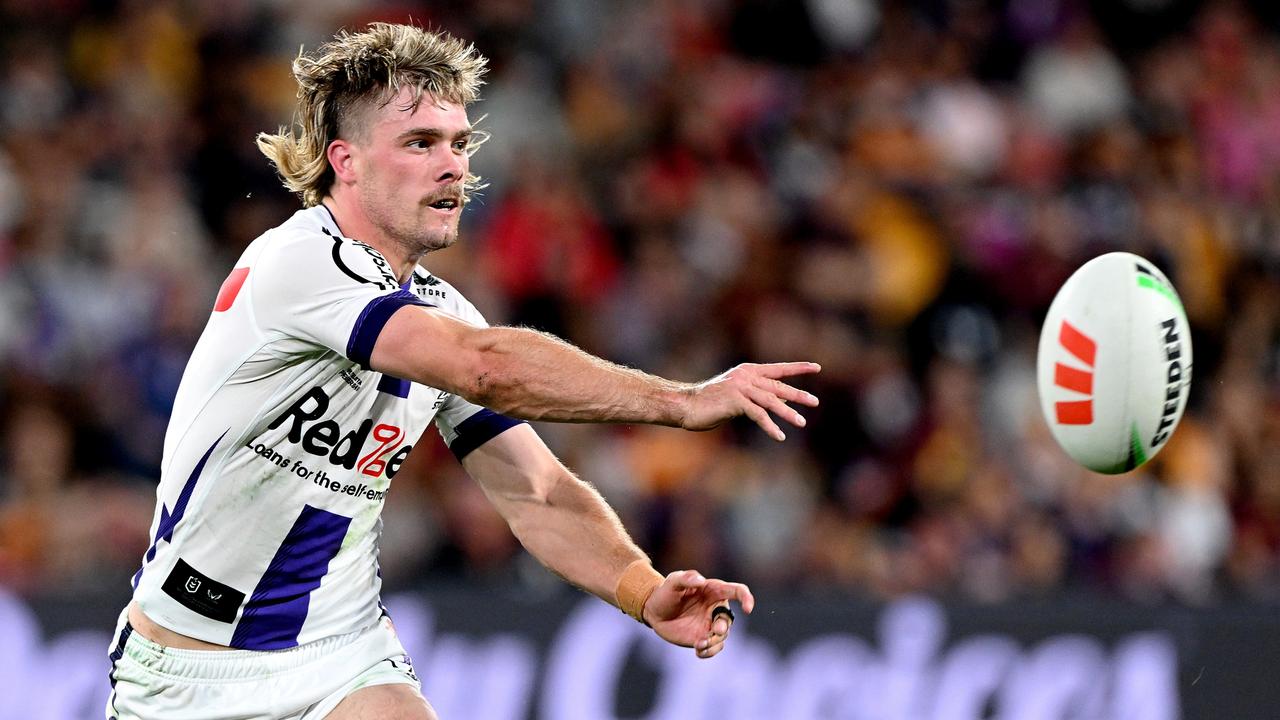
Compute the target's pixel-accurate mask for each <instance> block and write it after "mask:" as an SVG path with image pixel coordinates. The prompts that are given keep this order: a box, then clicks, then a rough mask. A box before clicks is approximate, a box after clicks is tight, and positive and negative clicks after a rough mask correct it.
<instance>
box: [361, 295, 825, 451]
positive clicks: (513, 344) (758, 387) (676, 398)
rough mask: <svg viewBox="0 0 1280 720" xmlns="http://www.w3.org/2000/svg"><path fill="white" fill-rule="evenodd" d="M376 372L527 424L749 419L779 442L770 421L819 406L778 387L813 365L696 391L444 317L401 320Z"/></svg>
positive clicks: (564, 346)
mask: <svg viewBox="0 0 1280 720" xmlns="http://www.w3.org/2000/svg"><path fill="white" fill-rule="evenodd" d="M370 364H371V365H372V367H373V368H374V369H375V370H378V371H380V372H384V373H387V374H389V375H393V376H395V377H399V378H404V379H406V380H412V381H414V382H418V383H421V384H424V385H429V386H431V387H435V388H440V389H441V390H446V391H448V392H452V393H455V394H457V395H460V396H462V397H464V398H466V399H467V400H470V401H471V402H474V403H476V404H477V405H483V406H485V407H488V408H492V409H493V410H495V411H497V412H500V413H503V414H505V415H511V416H513V417H518V418H522V419H526V420H553V421H558V422H634V423H649V424H655V425H669V426H672V427H682V428H685V429H687V430H706V429H710V428H713V427H715V426H717V425H719V424H721V423H723V422H725V421H726V420H728V419H730V418H733V417H737V416H739V415H746V416H747V417H749V418H751V419H752V420H753V421H755V422H756V424H758V425H760V427H761V428H763V429H764V430H765V432H767V433H769V435H770V436H771V437H773V438H774V439H776V440H782V439H784V438H785V435H784V434H783V432H782V430H781V429H780V428H779V427H778V426H777V424H776V423H775V422H774V421H773V419H772V418H770V416H769V413H773V414H775V415H777V416H778V417H780V418H782V419H783V420H786V421H787V422H789V423H792V424H793V425H797V426H803V425H804V418H803V417H801V415H800V414H799V413H798V412H796V411H795V410H793V409H791V408H790V407H788V406H787V404H786V403H789V402H794V403H800V404H802V405H809V406H814V405H817V404H818V399H817V398H815V397H814V396H812V395H810V394H809V393H807V392H804V391H802V390H799V389H797V388H794V387H791V386H790V385H787V384H786V383H785V382H783V381H782V379H783V378H787V377H790V376H793V375H802V374H807V373H814V372H817V371H818V370H819V367H818V366H817V365H815V364H814V363H775V364H768V365H755V364H744V365H739V366H737V367H735V368H733V369H732V370H729V371H728V372H725V373H723V374H722V375H719V376H717V377H714V378H712V379H710V380H707V381H705V382H701V383H696V384H695V383H678V382H674V381H671V380H666V379H663V378H660V377H656V376H653V375H649V374H646V373H643V372H640V371H638V370H633V369H630V368H625V367H622V366H621V365H616V364H614V363H611V362H608V361H607V360H602V359H600V358H598V357H594V356H592V355H589V354H587V353H585V352H583V351H582V350H580V349H578V348H576V347H574V346H573V345H570V344H569V343H566V342H564V341H563V340H560V339H558V338H555V337H553V336H551V335H547V334H546V333H541V332H537V331H535V330H528V329H524V328H508V327H493V328H482V327H476V326H474V325H470V324H468V323H466V322H463V321H461V320H458V319H457V318H454V317H452V316H450V315H448V314H446V313H443V312H440V311H437V310H432V309H427V308H421V307H404V308H401V309H400V310H398V311H397V312H396V313H395V314H394V315H393V316H392V317H391V319H390V320H388V321H387V324H386V326H385V327H384V328H383V329H382V332H381V334H380V335H379V336H378V341H377V344H376V345H375V346H374V349H373V353H372V355H371V356H370Z"/></svg>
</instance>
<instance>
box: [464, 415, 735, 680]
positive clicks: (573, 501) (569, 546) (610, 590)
mask: <svg viewBox="0 0 1280 720" xmlns="http://www.w3.org/2000/svg"><path fill="white" fill-rule="evenodd" d="M462 465H463V467H464V468H466V470H467V473H468V474H470V475H471V477H473V478H474V479H475V480H476V481H477V482H479V483H480V486H481V487H482V488H483V489H484V492H485V494H486V495H487V496H488V497H489V499H490V501H491V502H493V504H494V506H495V507H497V509H498V512H499V513H501V514H502V517H503V518H505V519H506V521H507V523H508V524H509V525H510V526H511V530H512V532H514V533H515V535H516V537H517V538H518V539H519V540H520V543H521V544H522V545H524V547H525V548H526V549H527V550H528V551H529V552H530V553H532V554H533V556H534V557H536V558H537V559H538V560H539V561H540V562H542V564H544V565H546V566H547V567H548V568H550V569H551V570H552V571H553V572H555V573H556V574H558V575H560V576H561V577H563V578H565V579H566V580H568V581H569V582H571V583H573V584H574V585H577V586H578V587H580V588H582V589H584V590H586V591H588V592H590V593H592V594H594V595H596V596H598V597H600V598H601V599H603V600H605V601H606V602H609V603H612V604H613V605H615V606H618V607H620V608H622V609H623V610H624V611H628V612H629V614H631V615H633V616H635V617H636V618H637V619H643V621H644V622H646V623H648V624H649V625H650V626H652V627H653V629H654V631H655V632H656V633H657V634H658V635H659V636H660V637H662V638H663V639H664V640H667V641H668V642H672V643H675V644H677V645H682V646H684V647H692V648H694V649H695V650H696V652H697V655H698V657H703V658H708V657H712V656H713V655H715V654H717V653H719V652H720V650H721V649H723V647H724V641H725V639H726V638H727V637H728V635H729V627H730V625H732V620H731V618H732V615H726V614H724V613H715V612H714V611H715V608H716V607H717V606H727V605H728V601H730V600H736V601H738V602H739V604H741V606H742V609H743V610H745V611H746V612H751V610H752V608H753V607H754V605H755V600H754V598H753V597H752V596H751V591H750V590H749V589H748V588H747V586H746V585H742V584H740V583H730V582H725V581H723V580H715V579H709V578H705V577H703V576H702V575H701V574H700V573H698V572H697V571H696V570H684V571H680V572H673V573H671V574H669V575H667V576H666V577H663V576H662V575H659V574H658V573H657V572H656V571H655V570H653V568H652V566H651V565H650V564H649V559H648V558H647V557H646V556H645V554H644V552H643V551H641V550H640V548H639V547H637V546H636V544H635V542H633V541H632V540H631V538H630V536H628V535H627V531H626V530H625V529H624V528H623V526H622V522H621V521H620V520H619V519H618V516H617V514H616V513H614V511H613V509H612V508H610V507H609V505H608V503H606V502H605V500H604V498H602V497H601V496H600V493H598V492H597V491H596V490H595V488H593V487H592V486H591V485H589V484H587V483H585V482H583V481H582V480H579V479H578V478H577V477H575V476H574V474H573V473H572V472H570V471H569V469H568V468H566V467H565V466H564V465H563V464H561V462H560V461H559V460H558V459H556V457H555V455H553V454H552V452H551V450H550V449H548V448H547V446H546V445H545V444H544V443H543V442H542V439H541V438H539V437H538V435H537V433H536V432H534V430H533V429H532V428H531V427H529V426H528V425H517V426H515V427H512V428H510V429H508V430H506V431H505V432H503V433H501V434H499V435H497V436H496V437H494V438H492V439H491V440H489V441H488V442H486V443H484V444H483V445H481V446H480V447H478V448H476V449H475V450H474V451H472V452H471V453H469V454H468V455H467V456H466V457H465V458H463V460H462Z"/></svg>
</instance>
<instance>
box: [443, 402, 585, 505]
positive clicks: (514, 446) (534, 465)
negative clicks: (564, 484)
mask: <svg viewBox="0 0 1280 720" xmlns="http://www.w3.org/2000/svg"><path fill="white" fill-rule="evenodd" d="M462 467H463V468H465V469H466V471H467V474H468V475H470V476H471V477H472V478H473V479H474V480H475V481H476V482H478V483H479V484H480V487H481V488H483V489H484V492H485V495H487V496H488V497H489V499H490V500H491V501H492V502H493V503H494V505H496V506H497V508H498V511H499V512H501V513H502V515H503V517H505V518H507V520H508V521H510V520H511V519H512V516H511V514H512V513H514V512H517V511H518V509H519V508H520V507H521V506H522V505H525V504H528V503H533V504H538V505H541V504H545V503H546V502H547V499H548V496H549V495H550V493H551V491H552V490H553V489H554V488H555V486H556V484H557V483H558V482H559V480H560V479H561V477H562V476H564V475H567V474H568V470H566V469H565V468H564V466H563V465H561V464H560V461H559V460H557V459H556V457H555V455H554V454H553V453H552V452H551V450H550V448H548V447H547V446H546V444H545V443H544V442H542V438H540V437H538V433H536V432H535V431H534V430H533V428H531V427H529V426H528V425H526V424H523V423H522V424H520V425H517V426H514V427H511V428H509V429H508V430H505V431H504V432H502V433H501V434H499V435H497V436H495V437H494V438H492V439H491V440H489V441H488V442H486V443H484V444H483V445H481V446H480V447H478V448H476V449H475V450H473V451H471V452H470V453H469V454H468V455H467V456H466V457H465V458H463V460H462Z"/></svg>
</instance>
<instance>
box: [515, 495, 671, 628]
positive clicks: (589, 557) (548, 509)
mask: <svg viewBox="0 0 1280 720" xmlns="http://www.w3.org/2000/svg"><path fill="white" fill-rule="evenodd" d="M561 473H562V474H561V475H560V476H559V478H558V479H557V480H556V481H555V483H554V484H553V485H552V486H551V487H550V488H549V490H548V492H547V494H546V496H545V497H544V498H542V499H541V500H540V501H528V502H523V503H521V504H520V506H519V507H518V508H513V509H512V511H511V512H509V513H507V514H508V522H509V523H510V525H511V530H512V532H514V533H515V535H516V537H517V538H518V539H519V540H520V543H521V544H522V545H524V547H525V549H527V550H528V551H529V552H530V553H531V554H532V555H533V556H534V557H535V558H537V559H538V561H539V562H541V563H542V564H543V565H545V566H546V567H547V568H548V569H550V570H551V571H552V572H554V573H556V574H557V575H559V576H560V577H562V578H564V579H565V580H567V581H568V582H570V583H572V584H574V585H576V586H578V587H580V588H582V589H583V590H586V591H587V592H590V593H591V594H593V595H596V596H597V597H599V598H601V599H603V600H605V601H606V602H609V603H611V604H614V605H616V604H617V598H616V597H615V592H616V590H617V586H618V579H619V577H621V575H622V573H623V571H624V570H625V569H626V568H627V566H629V565H630V564H631V563H633V562H635V561H636V560H647V557H646V556H645V554H644V552H643V551H641V550H640V548H639V547H637V546H636V544H635V542H633V541H632V540H631V538H630V536H629V535H628V534H627V531H626V529H625V528H623V526H622V522H621V521H620V520H619V519H618V516H617V515H616V514H615V513H614V512H613V510H612V509H611V508H610V507H609V506H608V504H606V503H605V501H604V498H602V497H601V496H600V494H599V493H598V492H596V490H595V488H593V487H591V486H590V485H588V484H587V483H585V482H583V481H581V480H579V479H578V478H576V477H574V476H573V475H572V474H571V473H569V472H568V471H567V470H562V471H561Z"/></svg>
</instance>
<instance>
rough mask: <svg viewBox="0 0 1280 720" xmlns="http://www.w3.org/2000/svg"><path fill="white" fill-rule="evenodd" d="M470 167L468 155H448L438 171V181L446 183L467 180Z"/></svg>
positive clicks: (454, 153)
mask: <svg viewBox="0 0 1280 720" xmlns="http://www.w3.org/2000/svg"><path fill="white" fill-rule="evenodd" d="M469 166H470V158H469V157H467V154H466V153H456V152H451V153H446V155H445V157H444V158H443V159H442V160H441V163H440V166H439V168H438V169H437V173H436V180H437V181H438V182H445V183H447V182H457V181H460V180H465V179H466V177H467V169H468V167H469Z"/></svg>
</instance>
